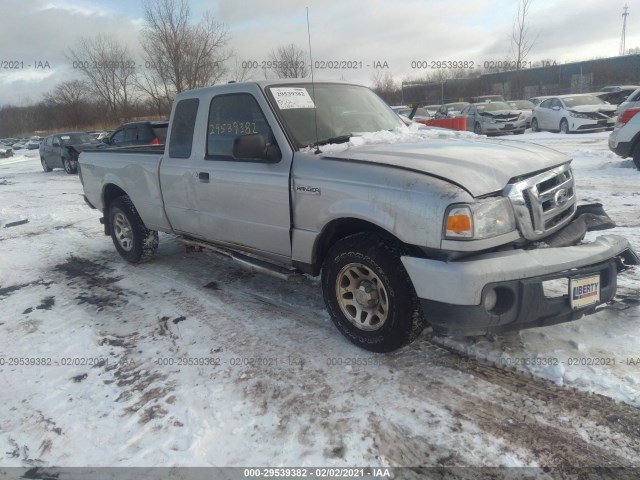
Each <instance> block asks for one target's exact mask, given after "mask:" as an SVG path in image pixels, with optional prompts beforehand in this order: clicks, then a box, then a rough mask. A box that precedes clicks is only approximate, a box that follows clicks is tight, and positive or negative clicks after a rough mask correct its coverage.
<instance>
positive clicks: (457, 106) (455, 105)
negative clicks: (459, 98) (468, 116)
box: [445, 102, 469, 110]
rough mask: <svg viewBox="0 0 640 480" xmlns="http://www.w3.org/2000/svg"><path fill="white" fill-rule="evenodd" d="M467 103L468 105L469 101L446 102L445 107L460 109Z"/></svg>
mask: <svg viewBox="0 0 640 480" xmlns="http://www.w3.org/2000/svg"><path fill="white" fill-rule="evenodd" d="M467 105H469V103H467V102H460V103H447V104H446V105H445V107H447V108H448V109H449V110H462V109H463V108H464V107H466V106H467Z"/></svg>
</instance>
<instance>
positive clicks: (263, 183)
mask: <svg viewBox="0 0 640 480" xmlns="http://www.w3.org/2000/svg"><path fill="white" fill-rule="evenodd" d="M431 132H433V130H432V131H431ZM428 133H429V132H428V131H427V133H424V132H422V137H421V136H420V135H421V131H419V130H415V129H414V130H411V128H410V127H407V126H405V125H404V123H403V122H402V121H401V120H400V119H399V117H398V116H397V115H396V114H395V113H394V112H393V111H392V110H391V109H390V108H389V107H388V106H387V105H386V104H385V103H384V102H383V101H382V100H380V98H378V97H377V96H376V95H375V94H374V93H373V92H371V91H370V90H369V89H367V88H365V87H362V86H358V85H352V84H347V83H315V84H311V83H307V82H303V81H261V82H255V83H243V84H240V83H232V84H227V85H221V86H214V87H209V88H203V89H199V90H193V91H189V92H184V93H181V94H179V95H178V96H177V97H176V99H175V101H174V104H173V111H172V113H171V121H170V126H169V134H168V136H167V141H166V145H165V146H164V147H162V146H160V147H153V146H151V147H141V148H122V149H112V150H99V151H93V152H83V153H82V154H81V156H80V170H81V171H80V178H81V181H82V183H83V186H84V192H85V199H86V201H87V203H88V204H89V206H91V207H92V208H97V209H100V210H102V212H103V218H102V219H101V222H102V223H103V224H104V231H105V234H107V235H111V237H112V239H113V243H114V244H115V247H116V249H117V250H118V252H119V253H120V255H122V257H124V258H125V259H126V260H127V261H129V262H132V263H136V262H140V261H143V260H147V259H149V258H150V257H151V256H152V255H153V254H154V252H155V251H156V249H157V247H158V234H157V232H158V231H162V232H168V233H172V234H175V235H178V236H179V237H180V238H181V239H182V240H184V242H185V243H187V244H188V245H192V246H199V247H207V248H211V249H214V250H217V251H219V252H222V253H225V254H227V255H229V256H231V257H232V258H234V259H235V260H237V261H238V262H239V263H241V264H243V265H244V266H248V267H249V268H253V269H256V270H260V271H267V272H270V273H272V274H274V275H276V276H280V277H285V278H286V277H288V276H289V275H291V274H295V273H297V274H299V273H306V274H309V275H312V276H317V275H319V274H320V273H321V274H322V290H323V294H324V299H325V302H326V306H327V309H328V311H329V314H330V315H331V318H332V319H333V322H334V323H335V325H336V326H337V327H338V329H339V330H340V332H342V333H343V334H344V335H345V336H346V337H347V338H348V339H349V340H351V341H352V342H353V343H355V344H356V345H358V346H360V347H363V348H365V349H368V350H371V351H376V352H387V351H391V350H394V349H397V348H399V347H401V346H403V345H406V344H408V343H409V342H411V341H412V340H413V339H415V338H416V337H417V336H418V335H419V334H420V332H421V331H422V330H423V329H424V327H425V326H426V325H428V324H430V325H431V326H432V327H433V330H434V333H435V334H438V335H480V334H487V333H498V332H503V331H507V330H515V329H522V328H530V327H539V326H543V325H550V324H554V323H559V322H565V321H569V320H575V319H578V318H580V317H581V316H583V315H585V314H589V313H593V312H594V311H595V310H596V308H597V307H598V306H599V305H601V304H603V303H605V302H608V301H609V300H611V299H612V298H613V296H614V295H615V292H616V278H617V273H618V271H620V270H622V269H625V268H627V267H628V266H630V265H634V264H637V263H638V258H637V256H636V255H635V253H634V252H633V250H632V249H631V248H630V246H629V244H628V242H627V240H626V239H624V238H621V237H618V236H614V235H604V236H600V237H598V238H597V239H596V240H595V241H594V242H591V243H582V244H578V243H581V240H582V238H583V237H584V234H585V231H586V230H587V229H588V228H589V227H592V226H593V227H595V228H601V227H602V225H604V224H606V223H607V222H606V221H605V222H604V223H603V222H602V221H601V218H602V216H601V215H599V214H598V213H599V212H597V211H594V208H590V209H589V208H587V209H586V210H581V209H580V208H581V207H578V206H577V205H576V203H577V201H576V192H575V186H574V178H573V175H572V171H571V168H570V162H571V159H570V158H568V157H566V156H564V155H562V154H560V153H558V152H556V151H554V150H551V149H548V148H545V147H541V146H537V145H534V144H529V143H525V142H515V141H490V140H487V139H485V138H483V137H477V136H475V135H473V134H458V135H457V136H456V135H454V134H449V137H451V138H447V135H444V134H443V135H440V134H438V133H437V131H436V134H431V135H430V134H428ZM441 137H442V138H441ZM420 138H422V140H421V141H417V140H416V139H420ZM592 207H593V206H592ZM597 207H598V205H596V206H595V210H597V209H598V208H597ZM600 210H601V209H600ZM601 213H602V214H604V211H602V212H601ZM599 219H600V220H599ZM554 282H555V283H556V284H557V283H558V282H560V283H561V284H562V285H563V286H562V287H561V291H560V292H559V293H558V291H557V289H556V290H553V289H551V290H549V289H547V288H546V286H547V285H548V284H549V285H551V284H554ZM548 290H549V291H548ZM554 292H555V293H554Z"/></svg>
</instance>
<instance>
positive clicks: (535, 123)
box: [531, 118, 540, 132]
mask: <svg viewBox="0 0 640 480" xmlns="http://www.w3.org/2000/svg"><path fill="white" fill-rule="evenodd" d="M531 131H532V132H539V131H540V128H538V119H537V118H532V119H531Z"/></svg>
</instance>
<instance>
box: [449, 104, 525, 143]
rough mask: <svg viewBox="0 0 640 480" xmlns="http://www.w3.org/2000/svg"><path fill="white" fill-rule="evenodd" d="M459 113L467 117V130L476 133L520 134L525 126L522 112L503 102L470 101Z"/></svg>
mask: <svg viewBox="0 0 640 480" xmlns="http://www.w3.org/2000/svg"><path fill="white" fill-rule="evenodd" d="M460 115H462V116H465V117H467V130H470V131H472V132H475V133H477V134H478V135H502V134H505V133H510V132H512V133H515V134H518V135H519V134H522V133H524V131H525V129H526V128H527V118H526V116H525V114H524V113H521V112H519V111H518V110H515V109H513V108H512V107H510V106H509V105H508V104H506V103H505V102H489V103H472V104H470V105H467V106H466V107H464V108H463V109H462V111H461V112H460Z"/></svg>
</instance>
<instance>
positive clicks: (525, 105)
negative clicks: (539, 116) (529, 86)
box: [509, 100, 534, 110]
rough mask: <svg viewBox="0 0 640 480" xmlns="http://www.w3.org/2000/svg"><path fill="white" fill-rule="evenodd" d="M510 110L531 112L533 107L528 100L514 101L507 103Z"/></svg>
mask: <svg viewBox="0 0 640 480" xmlns="http://www.w3.org/2000/svg"><path fill="white" fill-rule="evenodd" d="M509 105H511V107H512V108H515V109H516V110H532V109H533V107H534V105H533V103H532V102H530V101H529V100H514V101H513V102H509Z"/></svg>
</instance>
